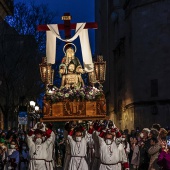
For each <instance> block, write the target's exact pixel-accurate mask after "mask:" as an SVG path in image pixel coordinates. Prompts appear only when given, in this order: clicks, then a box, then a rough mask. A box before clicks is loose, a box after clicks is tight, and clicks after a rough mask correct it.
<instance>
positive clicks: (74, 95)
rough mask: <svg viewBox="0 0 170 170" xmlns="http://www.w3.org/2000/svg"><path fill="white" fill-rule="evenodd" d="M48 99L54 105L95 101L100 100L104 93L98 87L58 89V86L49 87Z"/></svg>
mask: <svg viewBox="0 0 170 170" xmlns="http://www.w3.org/2000/svg"><path fill="white" fill-rule="evenodd" d="M46 94H47V99H50V100H51V101H52V102H53V103H55V102H58V101H65V100H70V101H73V100H77V101H82V100H86V101H95V100H97V99H99V98H100V97H101V96H102V94H103V92H102V91H101V90H99V89H97V88H96V87H91V86H84V87H81V88H80V87H77V86H74V87H71V88H66V87H63V86H61V87H60V88H57V87H56V86H52V87H50V88H49V87H47V93H46Z"/></svg>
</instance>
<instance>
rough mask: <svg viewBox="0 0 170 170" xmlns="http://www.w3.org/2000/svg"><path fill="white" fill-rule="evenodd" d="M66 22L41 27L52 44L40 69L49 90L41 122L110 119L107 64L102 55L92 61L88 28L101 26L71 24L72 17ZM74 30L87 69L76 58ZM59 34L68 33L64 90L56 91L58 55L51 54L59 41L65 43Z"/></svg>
mask: <svg viewBox="0 0 170 170" xmlns="http://www.w3.org/2000/svg"><path fill="white" fill-rule="evenodd" d="M62 19H63V20H64V24H58V25H39V26H38V30H39V31H46V34H47V41H48V42H47V57H44V58H43V59H42V63H41V64H40V65H39V66H40V73H41V79H42V81H43V83H45V86H46V92H45V95H44V98H43V118H42V120H41V121H43V122H48V121H49V122H54V121H71V120H93V119H95V120H96V119H106V99H105V95H104V93H103V90H102V83H103V82H104V81H105V73H106V62H105V61H103V56H101V55H99V56H97V60H96V61H93V60H92V57H91V50H90V48H89V47H90V46H89V42H88V41H89V40H88V33H87V29H88V28H93V29H96V28H97V23H83V24H82V23H80V24H79V25H78V24H71V23H70V20H71V16H70V14H69V13H65V15H64V16H63V17H62ZM77 25H78V26H77ZM82 27H83V28H82ZM71 29H76V33H75V38H77V37H78V36H79V37H80V42H81V49H82V56H83V63H84V67H83V66H82V65H81V63H80V61H79V59H78V58H77V57H76V50H77V49H76V46H75V45H74V44H73V43H72V40H73V39H74V38H70V37H71ZM59 30H64V32H65V40H64V41H65V42H66V44H65V46H64V47H63V52H64V53H63V54H64V57H63V59H62V61H61V63H60V65H59V74H60V77H61V86H60V87H56V86H55V85H54V84H53V77H54V70H53V69H52V64H54V62H55V52H54V53H53V52H52V51H51V50H53V51H55V50H56V49H55V46H56V44H55V43H56V37H57V38H59V39H62V38H61V37H60V35H59ZM83 31H84V32H83ZM76 34H77V35H76ZM50 36H51V39H50V38H49V37H50ZM84 37H85V38H84ZM52 39H53V40H52ZM52 41H53V42H54V43H53V44H52ZM50 43H51V44H50ZM84 46H85V48H84ZM48 50H49V51H48ZM51 56H53V58H52V57H51ZM82 74H88V80H89V84H88V85H86V82H85V83H84V81H83V79H82ZM95 86H97V87H95Z"/></svg>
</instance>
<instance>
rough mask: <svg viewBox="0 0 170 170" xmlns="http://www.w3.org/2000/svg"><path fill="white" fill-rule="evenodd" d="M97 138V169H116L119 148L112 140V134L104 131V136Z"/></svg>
mask: <svg viewBox="0 0 170 170" xmlns="http://www.w3.org/2000/svg"><path fill="white" fill-rule="evenodd" d="M98 138H99V145H100V160H101V164H100V168H99V170H118V163H119V161H120V159H119V150H118V148H117V146H116V143H115V142H114V141H113V135H112V134H110V133H106V135H105V138H104V139H103V138H101V137H100V136H99V137H98Z"/></svg>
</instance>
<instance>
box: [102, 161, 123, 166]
mask: <svg viewBox="0 0 170 170" xmlns="http://www.w3.org/2000/svg"><path fill="white" fill-rule="evenodd" d="M118 163H121V162H117V163H115V164H106V163H103V162H101V164H103V165H117V164H118Z"/></svg>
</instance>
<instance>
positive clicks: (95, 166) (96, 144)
mask: <svg viewBox="0 0 170 170" xmlns="http://www.w3.org/2000/svg"><path fill="white" fill-rule="evenodd" d="M99 133H100V132H97V131H94V132H93V134H92V139H93V141H94V154H95V157H94V161H93V165H92V170H95V169H96V170H98V169H99V167H100V152H99V147H100V146H99V139H98V135H99Z"/></svg>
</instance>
